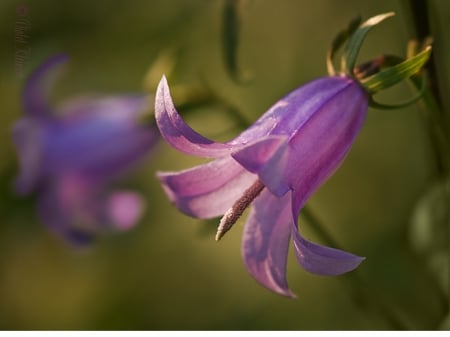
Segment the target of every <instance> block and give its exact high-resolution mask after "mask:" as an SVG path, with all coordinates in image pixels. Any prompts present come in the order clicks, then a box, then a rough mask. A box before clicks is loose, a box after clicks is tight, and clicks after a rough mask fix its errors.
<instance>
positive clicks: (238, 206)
mask: <svg viewBox="0 0 450 337" xmlns="http://www.w3.org/2000/svg"><path fill="white" fill-rule="evenodd" d="M264 187H265V186H264V184H263V183H262V182H261V181H260V180H259V179H258V180H256V182H255V183H254V184H253V185H252V186H250V187H249V188H248V189H247V190H246V191H245V192H244V194H243V195H242V197H240V198H239V199H238V200H237V201H236V202H235V203H234V204H233V206H231V208H230V209H228V211H226V212H225V214H224V215H223V217H222V219H220V223H219V227H218V228H217V233H216V241H219V240H220V239H221V238H222V236H224V235H225V233H226V232H228V231H229V230H230V229H231V227H233V225H234V224H235V223H236V221H238V219H239V218H240V217H241V215H242V213H244V211H245V210H246V209H247V207H248V206H249V205H250V204H251V202H252V201H253V200H255V198H256V197H257V196H258V195H259V194H260V193H261V192H262V190H263V189H264Z"/></svg>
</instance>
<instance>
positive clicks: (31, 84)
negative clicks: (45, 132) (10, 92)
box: [23, 54, 68, 118]
mask: <svg viewBox="0 0 450 337" xmlns="http://www.w3.org/2000/svg"><path fill="white" fill-rule="evenodd" d="M67 59H68V57H67V56H66V55H64V54H58V55H54V56H52V57H50V58H49V59H47V60H46V61H45V62H43V63H42V64H41V65H40V66H39V67H38V68H37V69H36V70H35V71H33V73H32V74H31V75H30V77H29V78H28V79H27V81H26V83H25V88H24V91H23V104H24V109H25V112H26V113H27V114H29V115H30V116H35V117H44V118H46V117H51V116H52V114H53V113H52V111H53V109H52V108H51V106H50V105H49V104H48V92H47V91H48V89H49V87H50V86H51V85H52V84H53V80H54V75H55V74H54V73H55V71H56V70H57V68H58V66H59V65H61V64H63V63H65V62H66V61H67Z"/></svg>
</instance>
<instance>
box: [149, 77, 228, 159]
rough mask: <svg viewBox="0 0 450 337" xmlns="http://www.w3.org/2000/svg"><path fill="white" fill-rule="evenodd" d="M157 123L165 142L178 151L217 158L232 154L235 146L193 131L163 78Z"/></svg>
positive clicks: (157, 108) (159, 94)
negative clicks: (176, 107)
mask: <svg viewBox="0 0 450 337" xmlns="http://www.w3.org/2000/svg"><path fill="white" fill-rule="evenodd" d="M155 118H156V123H157V125H158V127H159V130H160V131H161V134H162V136H163V137H164V138H165V140H166V141H167V142H168V143H169V144H170V145H172V146H173V147H174V148H176V149H177V150H179V151H181V152H184V153H187V154H190V155H194V156H199V157H206V158H217V157H221V156H224V155H227V154H229V153H230V151H231V150H232V149H233V146H232V145H230V144H225V143H217V142H215V141H213V140H210V139H207V138H205V137H203V136H202V135H200V134H199V133H197V132H196V131H194V130H192V129H191V127H189V125H187V124H186V123H185V122H184V121H183V119H182V118H181V116H180V115H179V114H178V112H177V111H176V109H175V106H174V104H173V102H172V98H171V96H170V91H169V87H168V85H167V80H166V78H165V77H164V76H163V77H162V79H161V81H160V82H159V85H158V89H157V91H156V97H155Z"/></svg>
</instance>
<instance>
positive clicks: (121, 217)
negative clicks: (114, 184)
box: [105, 191, 144, 230]
mask: <svg viewBox="0 0 450 337" xmlns="http://www.w3.org/2000/svg"><path fill="white" fill-rule="evenodd" d="M105 207H106V208H107V210H106V212H107V213H108V218H109V221H110V222H111V224H112V225H113V226H114V227H116V228H117V229H120V230H128V229H130V228H132V227H134V225H136V223H137V222H138V220H139V219H140V218H141V216H142V213H143V211H144V200H143V198H142V197H141V196H140V195H139V194H137V193H134V192H129V191H119V192H114V193H111V195H110V196H109V197H108V200H107V201H106V205H105Z"/></svg>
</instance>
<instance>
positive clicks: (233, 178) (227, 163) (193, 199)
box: [157, 156, 257, 219]
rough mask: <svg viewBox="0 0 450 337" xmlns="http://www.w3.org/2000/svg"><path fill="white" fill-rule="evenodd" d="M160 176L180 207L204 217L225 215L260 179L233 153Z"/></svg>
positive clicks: (169, 193)
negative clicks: (240, 162)
mask: <svg viewBox="0 0 450 337" xmlns="http://www.w3.org/2000/svg"><path fill="white" fill-rule="evenodd" d="M157 176H158V178H159V179H160V181H161V183H162V186H163V188H164V191H165V192H166V194H167V195H168V197H169V199H170V200H171V201H172V202H173V203H174V204H175V205H176V206H177V207H178V209H180V210H181V211H182V212H184V213H186V214H188V215H190V216H193V217H197V218H202V219H207V218H213V217H216V216H219V215H222V214H224V213H225V212H226V211H227V210H228V209H229V208H230V207H231V206H232V205H233V203H234V202H235V201H236V200H237V199H238V198H239V197H241V195H242V193H243V192H244V191H245V190H246V189H247V188H248V187H250V186H251V185H252V184H253V183H254V182H255V180H256V179H257V177H256V175H254V174H252V173H250V172H248V171H246V170H245V169H243V168H242V166H240V165H239V164H238V163H237V162H236V161H235V160H234V159H233V158H231V157H229V156H227V157H224V158H220V159H216V160H214V161H211V162H209V163H207V164H204V165H200V166H196V167H194V168H191V169H188V170H184V171H180V172H159V173H158V174H157Z"/></svg>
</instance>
